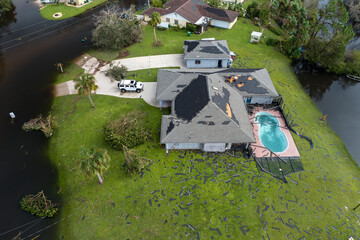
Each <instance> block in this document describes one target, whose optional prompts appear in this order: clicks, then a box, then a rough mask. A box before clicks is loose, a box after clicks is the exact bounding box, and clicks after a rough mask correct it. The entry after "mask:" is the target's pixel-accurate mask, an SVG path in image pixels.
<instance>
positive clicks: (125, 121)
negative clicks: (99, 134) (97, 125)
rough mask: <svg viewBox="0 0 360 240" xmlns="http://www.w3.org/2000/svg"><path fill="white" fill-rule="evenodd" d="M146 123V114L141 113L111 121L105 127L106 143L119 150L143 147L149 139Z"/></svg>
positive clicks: (133, 113) (137, 112)
mask: <svg viewBox="0 0 360 240" xmlns="http://www.w3.org/2000/svg"><path fill="white" fill-rule="evenodd" d="M145 123H146V119H145V114H144V113H142V112H140V111H134V112H130V113H128V114H126V115H124V116H122V117H120V118H118V119H115V120H112V121H109V122H108V123H106V124H105V126H104V135H105V141H106V142H107V143H108V144H110V145H111V146H112V147H113V148H115V149H117V150H122V149H123V146H126V147H128V148H134V147H136V146H138V145H141V144H143V143H144V142H145V140H146V139H147V137H148V134H147V131H146V129H145V126H144V125H145Z"/></svg>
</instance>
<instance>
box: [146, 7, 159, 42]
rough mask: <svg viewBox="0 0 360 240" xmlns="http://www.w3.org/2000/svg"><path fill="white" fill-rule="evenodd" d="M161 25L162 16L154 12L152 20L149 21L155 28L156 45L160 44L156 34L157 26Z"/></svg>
mask: <svg viewBox="0 0 360 240" xmlns="http://www.w3.org/2000/svg"><path fill="white" fill-rule="evenodd" d="M159 23H161V16H160V13H158V12H153V13H152V16H151V19H150V21H149V24H150V25H151V26H152V27H153V28H154V37H155V44H157V43H158V40H157V38H156V32H155V28H156V26H157V25H158V24H159Z"/></svg>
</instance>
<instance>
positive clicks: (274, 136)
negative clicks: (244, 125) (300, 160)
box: [255, 112, 288, 153]
mask: <svg viewBox="0 0 360 240" xmlns="http://www.w3.org/2000/svg"><path fill="white" fill-rule="evenodd" d="M255 123H258V124H259V131H258V134H259V139H260V141H261V144H262V145H263V146H265V147H267V148H268V149H270V150H271V151H272V152H275V153H281V152H283V151H285V150H286V149H287V147H288V141H287V139H286V136H285V134H284V133H283V132H282V131H281V130H280V128H279V127H278V126H279V121H278V120H277V118H276V117H274V115H272V114H271V113H267V112H258V113H257V114H255Z"/></svg>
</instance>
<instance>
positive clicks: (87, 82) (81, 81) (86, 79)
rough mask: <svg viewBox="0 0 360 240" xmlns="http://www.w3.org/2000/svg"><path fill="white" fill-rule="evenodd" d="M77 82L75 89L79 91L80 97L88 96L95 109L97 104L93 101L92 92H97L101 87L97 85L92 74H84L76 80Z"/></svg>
mask: <svg viewBox="0 0 360 240" xmlns="http://www.w3.org/2000/svg"><path fill="white" fill-rule="evenodd" d="M74 81H75V82H76V84H75V89H77V90H78V93H79V95H82V94H86V95H87V96H88V98H89V101H90V102H91V105H92V106H93V108H95V104H94V102H93V100H92V99H91V96H90V95H91V91H96V90H97V89H98V88H99V87H98V85H96V84H95V78H94V76H93V75H91V74H90V73H83V74H82V75H81V76H80V77H77V78H75V79H74Z"/></svg>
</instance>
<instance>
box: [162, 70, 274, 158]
mask: <svg viewBox="0 0 360 240" xmlns="http://www.w3.org/2000/svg"><path fill="white" fill-rule="evenodd" d="M157 82H158V84H157V89H156V100H157V101H159V102H160V106H161V107H165V106H171V114H170V115H163V116H162V121H161V136H160V142H161V143H162V144H165V147H166V150H167V151H168V150H172V149H200V150H203V151H209V152H223V151H225V150H226V149H230V148H231V146H232V145H233V144H249V143H253V142H255V136H254V134H253V130H252V126H251V123H250V119H249V117H248V113H247V109H246V104H249V103H252V104H254V103H261V104H266V103H272V101H273V98H275V97H278V94H277V92H276V89H275V87H274V85H273V83H272V81H271V79H270V76H269V74H268V72H267V70H266V69H226V70H219V69H217V70H216V69H215V70H214V69H197V70H189V69H166V70H165V69H162V70H159V72H158V79H157Z"/></svg>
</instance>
